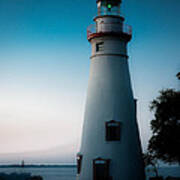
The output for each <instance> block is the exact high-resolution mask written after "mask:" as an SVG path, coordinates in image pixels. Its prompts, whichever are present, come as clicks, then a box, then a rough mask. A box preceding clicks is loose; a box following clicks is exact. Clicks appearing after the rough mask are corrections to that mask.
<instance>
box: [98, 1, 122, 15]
mask: <svg viewBox="0 0 180 180" xmlns="http://www.w3.org/2000/svg"><path fill="white" fill-rule="evenodd" d="M97 6H98V16H104V15H115V16H120V2H117V1H114V2H113V1H99V2H98V3H97Z"/></svg>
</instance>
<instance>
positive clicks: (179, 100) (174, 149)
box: [148, 89, 180, 163]
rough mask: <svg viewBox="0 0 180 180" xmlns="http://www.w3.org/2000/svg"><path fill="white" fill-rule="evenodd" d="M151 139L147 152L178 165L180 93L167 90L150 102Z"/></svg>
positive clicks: (179, 159) (179, 153) (179, 161)
mask: <svg viewBox="0 0 180 180" xmlns="http://www.w3.org/2000/svg"><path fill="white" fill-rule="evenodd" d="M150 109H151V110H152V111H154V117H155V119H153V120H152V121H151V130H152V133H153V135H152V137H151V139H150V140H149V145H148V151H149V153H150V154H152V155H153V156H154V157H156V158H157V159H160V160H162V161H164V162H167V163H180V91H175V90H174V89H167V90H162V91H160V95H159V96H158V97H157V98H156V99H155V100H153V101H152V102H151V106H150Z"/></svg>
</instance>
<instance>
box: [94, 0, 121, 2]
mask: <svg viewBox="0 0 180 180" xmlns="http://www.w3.org/2000/svg"><path fill="white" fill-rule="evenodd" d="M96 2H97V3H98V2H112V3H115V2H116V3H121V2H122V0H97V1H96Z"/></svg>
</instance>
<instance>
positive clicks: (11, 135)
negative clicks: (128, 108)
mask: <svg viewBox="0 0 180 180" xmlns="http://www.w3.org/2000/svg"><path fill="white" fill-rule="evenodd" d="M121 11H122V14H123V16H124V17H125V19H126V21H125V23H127V24H129V25H131V26H132V28H133V39H132V40H131V42H130V43H129V45H128V51H129V52H128V54H129V66H130V73H131V80H132V86H133V90H134V95H135V97H136V98H137V99H138V122H139V128H140V134H141V139H142V144H143V148H144V149H145V147H146V145H147V140H148V138H149V137H150V128H149V122H150V120H151V119H152V113H151V112H150V111H149V102H150V101H152V99H153V98H155V97H156V96H157V95H158V91H159V90H161V89H163V88H171V87H172V88H178V85H179V84H178V83H179V82H178V80H177V78H176V77H175V75H176V73H177V72H179V69H180V36H179V33H180V20H179V18H180V0H123V3H122V8H121ZM96 14H97V9H96V0H81V1H80V0H68V1H67V0H66V1H62V0H0V144H1V148H0V154H1V153H14V152H25V151H38V150H45V149H49V148H53V147H59V146H61V145H62V146H67V147H68V146H69V147H71V146H74V147H75V148H74V149H73V150H72V151H76V150H77V151H78V147H79V145H80V140H81V131H82V123H83V114H84V105H85V98H86V90H87V85H88V73H89V65H90V60H89V57H90V54H91V47H90V44H89V43H88V41H87V37H86V29H87V27H88V26H89V25H90V24H92V23H93V17H94V16H96Z"/></svg>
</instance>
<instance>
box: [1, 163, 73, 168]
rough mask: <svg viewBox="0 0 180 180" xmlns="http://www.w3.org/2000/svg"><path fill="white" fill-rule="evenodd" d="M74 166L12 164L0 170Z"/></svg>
mask: <svg viewBox="0 0 180 180" xmlns="http://www.w3.org/2000/svg"><path fill="white" fill-rule="evenodd" d="M75 167H76V165H75V164H74V165H53V164H52V165H45V164H39V165H37V164H27V165H24V167H22V166H21V165H18V164H12V165H0V168H75Z"/></svg>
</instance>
